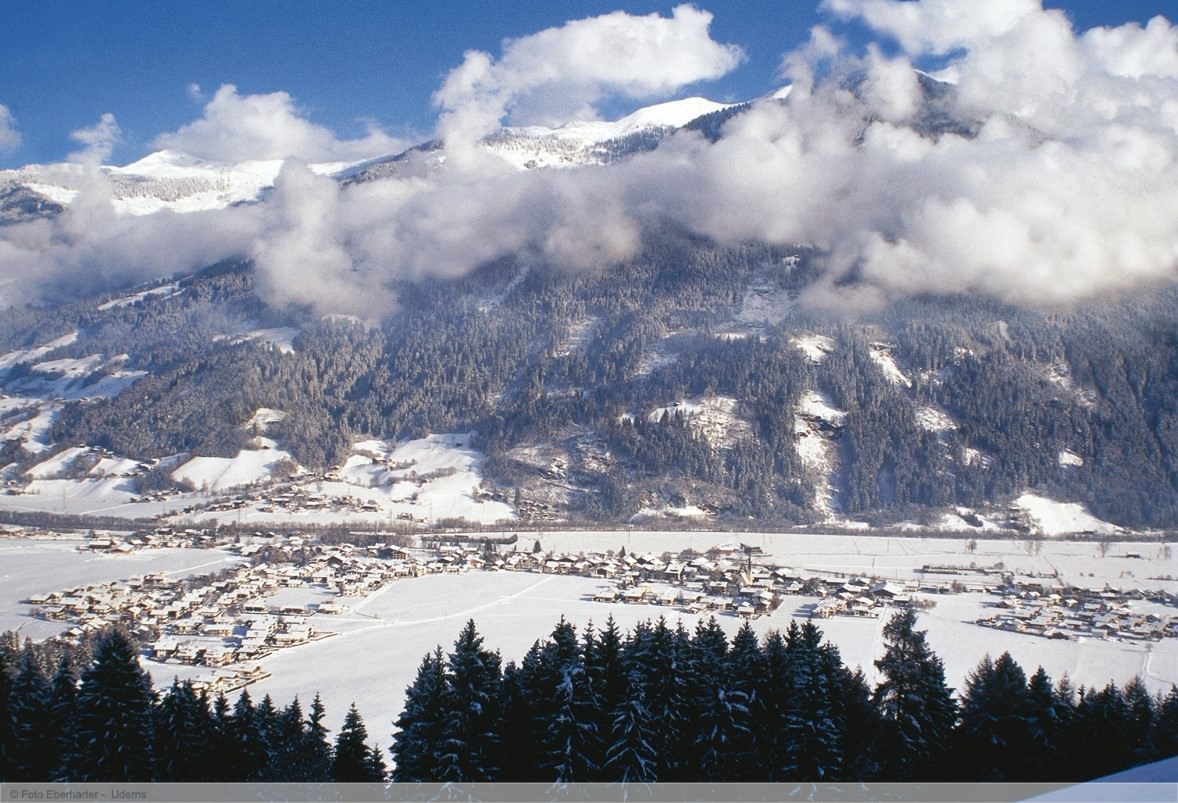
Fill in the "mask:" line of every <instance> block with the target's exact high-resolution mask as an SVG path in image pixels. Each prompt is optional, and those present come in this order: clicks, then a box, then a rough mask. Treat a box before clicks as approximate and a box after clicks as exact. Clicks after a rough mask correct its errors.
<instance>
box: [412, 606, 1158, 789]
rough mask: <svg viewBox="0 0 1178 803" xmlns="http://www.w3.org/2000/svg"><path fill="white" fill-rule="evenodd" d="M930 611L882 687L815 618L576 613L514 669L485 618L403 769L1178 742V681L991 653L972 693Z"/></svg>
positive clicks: (940, 774) (1141, 755) (698, 764)
mask: <svg viewBox="0 0 1178 803" xmlns="http://www.w3.org/2000/svg"><path fill="white" fill-rule="evenodd" d="M915 621H916V619H915V614H914V613H913V612H912V611H910V610H909V611H906V612H902V613H899V614H897V615H896V616H895V617H894V618H893V619H892V620H891V621H889V622H888V623H887V625H886V627H885V629H884V637H885V641H886V644H887V649H886V651H885V653H884V655H883V657H882V658H880V659H879V660H878V661H877V662H876V667H877V669H878V670H879V671H880V674H881V680H880V682H879V684H878V685H876V687H875V688H874V689H872V688H870V687H869V685H868V684H867V682H866V680H865V678H864V676H863V675H862V673H860V672H857V671H856V672H852V671H850V670H849V669H848V668H847V667H846V666H845V665H844V664H843V662H842V659H841V658H840V656H839V652H838V650H837V649H836V648H835V647H834V646H833V645H831V644H829V643H825V642H823V640H822V634H821V632H820V631H819V630H818V629H817V628H816V627H814V625H812V624H810V623H806V624H804V625H800V626H799V625H798V624H797V623H796V622H795V623H793V624H791V626H790V628H789V630H788V631H787V632H786V633H785V634H784V635H783V634H781V633H778V632H771V633H769V634H767V635H766V636H765V637H764V638H763V639H760V640H758V638H757V637H756V635H755V634H754V633H753V631H752V629H751V628H750V627H749V625H748V624H747V623H746V624H745V625H743V626H742V627H741V629H740V630H739V632H737V633H736V635H735V636H734V637H733V638H732V640H731V642H730V641H729V640H728V639H727V637H726V636H725V634H724V632H723V630H722V629H721V628H720V626H719V625H718V624H717V622H716V620H715V619H710V620H708V621H706V622H701V623H700V624H699V625H698V626H697V627H696V628H695V630H694V631H693V632H688V631H687V630H686V629H685V628H684V627H683V625H682V624H679V625H678V626H676V627H674V628H672V627H671V626H670V625H668V624H667V622H666V621H665V620H663V619H660V620H659V621H657V622H654V623H644V624H639V625H638V626H636V627H635V628H634V630H633V631H632V632H630V633H628V634H626V635H625V636H623V635H622V634H621V633H619V631H618V629H617V627H616V625H615V624H614V622H613V620H612V618H611V619H610V620H609V621H608V623H607V624H606V627H605V629H603V630H601V631H597V630H595V629H594V628H593V627H592V626H590V627H588V628H586V629H585V631H584V632H583V633H582V634H581V635H580V637H578V636H577V634H576V632H575V630H574V629H573V627H572V626H571V625H570V624H569V623H567V622H565V621H564V620H563V619H562V620H561V622H560V623H559V624H558V625H557V626H556V628H555V629H554V630H553V632H552V634H551V636H549V637H548V638H547V639H545V640H543V641H538V642H536V643H535V644H534V645H533V647H532V648H531V649H530V650H529V651H528V653H527V655H525V656H524V658H523V659H522V660H521V661H520V662H519V663H518V664H517V663H515V662H510V663H508V664H507V665H506V666H504V667H503V668H502V670H500V660H499V656H498V654H496V653H494V652H491V651H489V650H487V649H486V648H485V647H484V646H483V643H482V639H481V638H480V637H479V635H478V632H477V630H476V628H475V624H474V622H473V621H472V622H469V623H468V624H467V625H466V627H465V628H464V629H463V631H462V633H461V634H460V635H459V637H458V640H457V641H456V642H455V644H454V649H453V651H452V652H450V653H449V655H443V653H442V650H441V648H440V647H439V648H438V649H437V650H435V651H434V652H433V653H431V654H429V655H426V656H425V658H424V659H423V660H422V663H421V666H420V668H419V669H418V672H417V676H416V679H415V680H414V682H413V684H412V685H411V686H410V687H409V689H408V693H407V695H406V701H405V708H404V710H403V712H402V713H401V715H400V717H398V719H397V722H396V726H397V732H396V734H395V736H394V739H393V745H392V755H393V762H394V766H393V770H392V775H391V778H392V780H394V781H403V782H412V781H420V782H428V781H435V782H436V781H453V782H458V781H488V780H489V781H525V782H527V781H530V782H544V783H552V782H557V783H568V782H608V783H617V782H621V783H635V782H640V783H649V782H655V781H673V782H697V781H723V782H733V781H752V782H789V781H808V782H834V781H863V780H882V781H1082V780H1087V779H1089V778H1093V777H1098V776H1102V775H1107V774H1110V773H1113V772H1116V771H1118V770H1121V769H1125V768H1127V767H1130V766H1133V765H1136V764H1139V763H1144V762H1148V761H1153V760H1156V759H1159V758H1163V757H1167V756H1171V755H1176V754H1178V688H1173V689H1171V691H1170V693H1169V694H1168V695H1166V696H1164V697H1162V696H1161V695H1159V696H1156V697H1154V696H1151V695H1150V694H1149V693H1148V692H1147V690H1146V688H1145V686H1144V684H1143V683H1142V681H1141V680H1140V678H1137V679H1134V680H1133V681H1131V682H1129V683H1128V684H1127V685H1126V686H1124V687H1123V688H1121V687H1118V686H1117V685H1115V684H1114V683H1111V682H1110V683H1109V684H1108V685H1107V686H1105V687H1104V688H1103V689H1100V690H1096V689H1084V688H1080V689H1079V690H1078V691H1077V690H1075V689H1073V688H1072V686H1071V685H1070V683H1069V682H1068V681H1067V679H1066V678H1064V679H1063V680H1061V681H1060V682H1059V683H1058V684H1053V683H1052V681H1051V679H1050V678H1049V677H1048V676H1047V673H1046V672H1044V671H1043V669H1042V668H1040V669H1038V670H1037V671H1036V672H1035V673H1034V674H1033V675H1032V676H1031V677H1030V678H1029V679H1028V678H1027V676H1026V674H1025V672H1024V671H1023V669H1022V668H1021V667H1020V666H1019V665H1018V664H1017V663H1016V662H1015V661H1014V660H1013V659H1012V658H1011V657H1010V655H1009V654H1003V655H1002V656H1000V657H999V658H998V659H996V660H992V659H991V658H990V657H988V656H987V657H986V658H984V659H983V660H982V661H981V663H979V665H978V667H977V668H976V669H975V670H974V671H973V672H972V673H971V674H970V676H969V678H968V679H967V681H966V685H965V689H964V691H962V693H961V694H960V695H959V696H958V697H955V696H954V694H953V690H952V689H950V688H949V687H948V686H947V685H946V681H945V672H944V666H943V664H942V662H941V660H940V658H938V657H937V656H936V655H935V654H934V653H933V652H932V650H931V649H930V648H929V646H928V644H927V641H926V639H925V635H924V632H923V631H919V630H916V629H915Z"/></svg>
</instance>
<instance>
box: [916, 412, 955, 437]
mask: <svg viewBox="0 0 1178 803" xmlns="http://www.w3.org/2000/svg"><path fill="white" fill-rule="evenodd" d="M916 424H917V426H919V427H920V428H921V429H923V430H925V431H926V432H948V431H949V430H954V429H957V422H956V421H954V420H953V419H952V418H950V417H949V414H948V413H946V412H945V411H944V410H941V409H939V408H937V407H931V406H929V405H924V406H921V407H917V408H916Z"/></svg>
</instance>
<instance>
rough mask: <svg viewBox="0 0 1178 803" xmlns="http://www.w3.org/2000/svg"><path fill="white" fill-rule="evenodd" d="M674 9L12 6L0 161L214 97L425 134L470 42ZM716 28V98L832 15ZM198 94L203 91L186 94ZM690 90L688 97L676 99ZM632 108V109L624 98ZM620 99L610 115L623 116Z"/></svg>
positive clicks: (6, 11) (162, 121)
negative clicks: (284, 105)
mask: <svg viewBox="0 0 1178 803" xmlns="http://www.w3.org/2000/svg"><path fill="white" fill-rule="evenodd" d="M674 5H676V4H675V3H670V2H622V1H621V0H576V1H575V2H574V1H572V0H548V1H547V2H503V1H502V0H479V2H474V0H465V1H463V2H456V1H455V0H430V1H429V2H417V1H416V0H400V1H399V2H393V1H392V0H346V2H334V3H328V2H322V1H320V2H309V1H308V0H283V1H282V2H278V0H251V2H244V3H243V2H240V0H236V1H235V2H223V1H222V0H201V2H196V3H192V2H178V0H111V1H110V2H102V3H98V2H76V1H75V0H6V2H5V3H4V5H3V17H4V22H3V25H2V27H0V30H2V31H3V39H2V41H3V47H0V105H3V106H6V107H7V108H8V110H9V113H10V115H11V119H12V120H13V121H14V127H15V129H16V130H17V131H18V132H19V134H20V138H21V140H20V145H19V147H16V148H15V149H10V150H9V152H7V153H0V167H9V166H14V165H18V164H24V163H30V162H47V161H57V160H61V159H63V158H65V156H66V154H67V153H69V152H70V151H74V150H77V148H78V143H77V142H75V141H72V140H71V139H70V137H69V134H70V132H71V131H74V130H77V129H80V128H83V127H88V126H93V125H95V123H96V122H97V121H98V120H99V118H100V116H101V115H103V114H106V113H110V114H113V115H114V116H115V118H116V119H117V121H118V124H119V127H120V129H121V141H120V144H119V145H118V146H117V147H116V148H115V150H114V152H113V154H112V155H111V161H113V162H115V163H125V162H128V161H131V160H134V159H136V158H138V157H139V156H142V155H143V154H144V153H146V152H147V151H148V150H150V147H149V146H150V144H151V142H152V140H153V139H154V138H155V137H157V136H158V135H160V134H162V133H165V132H169V131H174V130H176V129H178V128H179V127H181V126H183V125H185V124H186V123H189V122H191V121H192V120H194V119H196V118H198V117H199V116H200V114H201V110H202V107H203V106H204V104H205V103H206V102H207V101H208V99H209V97H211V95H212V93H213V92H215V91H216V89H217V88H218V87H220V86H221V85H223V84H227V83H228V84H234V85H236V86H237V88H238V91H239V92H240V93H241V94H242V95H251V94H265V93H272V92H276V91H285V92H287V93H289V94H290V95H291V96H292V97H293V99H294V102H295V104H297V107H298V108H299V109H300V110H301V112H302V113H303V114H304V115H305V116H306V117H307V118H308V119H310V120H311V121H313V122H314V123H317V124H319V125H322V126H325V127H327V128H329V129H331V130H332V131H333V132H335V133H336V134H337V135H338V136H339V137H341V138H356V137H360V136H363V135H364V133H365V131H366V129H367V128H368V127H370V126H371V125H373V124H375V125H377V126H379V127H380V128H381V129H382V130H384V131H385V132H387V133H389V134H390V135H392V136H395V137H399V138H405V139H417V138H419V137H422V136H426V135H428V134H430V133H431V132H432V130H433V126H434V123H435V120H436V115H437V112H436V110H435V109H433V108H432V107H431V104H430V96H431V94H432V93H433V92H434V91H435V90H436V89H437V88H438V87H439V85H440V84H441V82H442V80H443V78H444V77H445V75H446V73H447V71H449V70H450V69H452V68H454V67H455V66H457V65H458V64H460V63H461V62H462V59H463V53H464V51H466V50H469V49H478V50H485V51H488V52H489V53H491V54H492V55H494V56H498V55H499V53H500V44H501V42H502V40H504V39H505V38H518V37H522V36H526V35H528V34H531V33H535V32H536V31H539V30H542V29H544V28H549V27H553V26H557V25H560V24H562V23H563V22H565V21H567V20H571V19H578V18H583V17H587V16H592V15H596V14H602V13H605V12H609V11H613V10H625V11H628V12H630V13H634V14H649V13H655V12H657V13H660V14H663V15H669V14H670V12H671V9H672V8H673V7H674ZM696 5H697V6H698V7H699V8H702V9H706V10H708V11H711V12H712V13H713V14H714V15H715V18H714V21H713V23H712V27H711V33H712V37H713V38H714V39H715V40H717V41H719V42H723V43H733V44H737V45H739V46H740V47H741V48H743V50H744V52H745V55H746V60H745V61H744V62H743V64H742V65H741V66H740V67H738V68H737V69H736V70H734V71H732V72H731V73H730V74H728V75H726V76H725V77H723V78H722V79H719V80H716V81H711V82H705V83H702V84H700V85H697V86H693V87H690V88H689V89H688V90H687V91H688V92H689V93H692V94H702V95H706V96H708V97H711V98H713V99H716V100H739V99H747V98H753V97H757V96H760V95H762V94H765V93H766V92H768V91H771V90H772V89H774V88H775V87H777V86H778V85H780V83H781V81H780V79H779V78H778V75H777V73H778V69H779V65H780V61H781V57H782V54H783V53H785V52H787V51H789V50H790V49H792V48H794V47H796V46H798V45H799V44H800V43H801V42H802V41H803V40H804V39H805V38H806V36H807V32H808V30H809V28H810V27H811V26H812V25H815V24H817V23H819V22H826V23H829V24H832V26H833V27H834V28H835V29H836V30H837V31H838V32H840V33H841V34H843V35H845V36H849V37H851V38H852V39H854V38H856V36H857V34H858V33H859V32H858V31H857V30H856V29H855V28H854V26H848V25H847V24H846V23H835V22H834V21H833V20H831V18H830V17H829V15H827V14H824V13H822V12H820V11H819V10H818V9H817V0H801V1H800V2H799V1H798V0H711V1H710V2H709V0H700V2H697V3H696ZM1047 5H1048V6H1052V7H1061V8H1065V9H1066V10H1067V11H1068V12H1069V14H1071V16H1072V18H1073V20H1074V21H1075V24H1076V27H1077V28H1080V29H1085V28H1089V27H1092V26H1095V25H1108V24H1119V23H1122V22H1125V21H1130V20H1136V21H1141V22H1144V21H1146V20H1148V19H1149V18H1150V17H1152V16H1154V15H1156V14H1167V15H1168V16H1170V17H1171V18H1173V17H1174V0H1117V2H1113V3H1109V2H1081V1H1080V0H1071V1H1067V2H1048V3H1047ZM194 87H199V88H200V90H201V93H200V94H197V93H196V92H194V90H193V88H194ZM680 94H683V93H680ZM628 104H629V105H631V106H634V105H639V104H637V103H636V102H634V101H628ZM626 110H627V109H625V108H624V105H623V106H621V107H619V108H618V109H616V111H617V112H618V113H623V112H624V111H626Z"/></svg>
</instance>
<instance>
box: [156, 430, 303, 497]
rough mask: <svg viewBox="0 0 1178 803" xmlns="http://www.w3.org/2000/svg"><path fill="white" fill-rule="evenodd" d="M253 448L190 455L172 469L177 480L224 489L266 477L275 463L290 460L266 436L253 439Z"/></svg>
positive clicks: (274, 466) (262, 479) (194, 485)
mask: <svg viewBox="0 0 1178 803" xmlns="http://www.w3.org/2000/svg"><path fill="white" fill-rule="evenodd" d="M255 440H256V441H257V444H258V447H259V448H256V449H242V450H241V451H240V452H238V453H237V456H236V457H194V458H192V459H191V460H189V461H188V462H187V463H185V464H184V465H182V466H180V467H179V468H177V469H176V470H175V471H173V472H172V478H173V479H175V480H176V481H177V482H183V483H187V484H189V485H191V486H192V487H193V488H199V489H202V490H209V491H225V490H228V489H230V488H238V487H241V486H243V485H252V484H254V483H259V482H265V481H267V480H269V479H270V476H271V474H273V473H274V471H275V469H276V468H277V467H278V464H279V463H281V462H283V461H285V460H289V461H291V462H293V461H294V458H293V457H291V456H290V453H289V452H285V451H283V450H281V449H278V448H277V444H276V443H275V442H274V441H272V440H270V439H269V438H256V439H255Z"/></svg>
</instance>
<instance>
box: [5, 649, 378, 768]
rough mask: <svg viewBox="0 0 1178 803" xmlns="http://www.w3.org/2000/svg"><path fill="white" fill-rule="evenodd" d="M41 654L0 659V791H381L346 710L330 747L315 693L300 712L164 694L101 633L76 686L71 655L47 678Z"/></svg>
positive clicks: (373, 763) (371, 753)
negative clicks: (325, 784)
mask: <svg viewBox="0 0 1178 803" xmlns="http://www.w3.org/2000/svg"><path fill="white" fill-rule="evenodd" d="M45 652H46V651H45V650H43V649H38V647H37V646H35V645H32V644H31V643H27V644H26V646H25V649H24V650H23V651H22V652H21V653H20V656H19V659H18V660H17V661H16V662H15V665H11V663H10V662H11V653H4V652H0V781H25V782H27V781H42V782H44V781H58V782H66V781H79V782H99V781H102V782H105V781H125V782H143V781H161V782H169V781H189V782H202V781H204V782H213V781H216V782H238V781H270V782H310V781H318V782H322V781H342V782H353V781H380V780H383V779H384V777H385V775H386V772H387V771H386V767H385V763H384V760H383V758H382V757H381V752H380V751H379V750H378V749H377V748H375V747H373V746H370V745H369V744H368V743H367V741H368V733H367V730H366V728H365V726H364V722H363V720H362V719H361V717H360V714H359V713H358V712H357V711H356V708H355V706H353V707H352V708H351V709H350V710H349V711H348V714H347V716H346V718H345V719H344V723H343V726H342V727H341V728H340V732H339V734H338V735H337V737H336V739H335V742H334V744H331V743H329V741H328V738H327V728H326V727H325V726H324V725H323V718H324V713H325V712H324V708H323V705H322V703H321V702H320V700H319V696H318V695H315V698H314V700H313V701H312V703H311V708H310V711H309V712H307V713H305V714H304V712H303V709H302V706H301V704H300V702H299V700H298V698H297V697H296V698H295V699H294V700H293V701H292V702H291V703H290V704H289V705H287V706H286V707H285V708H282V709H278V708H276V707H275V705H274V703H273V701H272V700H271V699H270V697H269V695H267V696H265V697H263V698H262V700H261V701H260V702H258V703H254V702H253V700H252V699H251V698H250V695H249V693H248V692H247V691H243V692H242V693H241V695H240V696H239V697H238V698H237V701H236V702H235V703H233V704H232V705H231V704H230V703H229V701H228V699H227V698H226V697H225V695H223V694H220V695H217V696H216V697H215V698H213V699H211V700H210V699H209V697H208V696H207V695H206V694H204V693H203V692H201V693H198V692H196V691H195V690H194V689H193V687H192V685H191V684H190V683H187V682H185V683H181V682H179V681H173V683H172V685H171V686H170V687H169V688H168V689H167V690H166V691H164V692H163V693H162V694H157V692H156V691H155V690H154V689H153V688H152V684H151V678H150V677H149V676H148V675H147V673H146V672H144V671H143V669H142V668H141V667H140V665H139V656H138V651H137V649H136V647H135V646H134V644H133V643H132V641H131V640H130V638H128V637H127V636H126V635H125V634H123V633H122V632H121V631H117V630H116V631H112V632H110V633H109V634H107V635H106V636H105V637H104V638H103V639H102V640H101V641H100V642H99V643H98V645H97V647H96V648H95V649H94V651H93V657H92V659H91V660H90V661H89V663H88V664H87V665H86V666H85V667H84V668H83V669H82V670H81V673H80V676H79V674H78V672H77V668H76V667H75V665H74V662H73V660H72V658H71V656H69V655H66V656H64V657H62V658H61V659H60V661H59V663H58V665H57V667H56V669H55V671H54V672H53V673H52V674H47V673H46V672H45V669H44V667H43V659H44V655H45Z"/></svg>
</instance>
